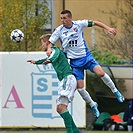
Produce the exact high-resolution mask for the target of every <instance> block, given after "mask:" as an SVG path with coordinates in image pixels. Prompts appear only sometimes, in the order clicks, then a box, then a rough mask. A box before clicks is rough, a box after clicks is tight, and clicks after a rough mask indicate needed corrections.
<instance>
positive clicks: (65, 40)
mask: <svg viewBox="0 0 133 133" xmlns="http://www.w3.org/2000/svg"><path fill="white" fill-rule="evenodd" d="M86 27H88V20H78V21H72V27H70V28H66V27H64V26H63V25H60V26H59V27H57V28H56V30H55V31H54V32H53V34H52V36H51V37H50V39H49V41H50V42H51V43H53V44H55V43H56V42H57V40H58V39H59V40H60V41H61V45H62V47H63V50H64V53H66V55H67V58H70V59H77V58H81V57H84V56H86V54H87V52H89V50H88V48H87V45H86V42H85V40H84V37H83V30H84V28H86Z"/></svg>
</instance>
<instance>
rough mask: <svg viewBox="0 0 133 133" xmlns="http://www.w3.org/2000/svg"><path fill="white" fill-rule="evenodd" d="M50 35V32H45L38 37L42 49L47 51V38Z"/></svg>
mask: <svg viewBox="0 0 133 133" xmlns="http://www.w3.org/2000/svg"><path fill="white" fill-rule="evenodd" d="M50 37H51V34H46V35H42V36H41V37H40V41H41V44H42V48H43V50H44V51H47V49H48V45H49V43H50V42H49V38H50Z"/></svg>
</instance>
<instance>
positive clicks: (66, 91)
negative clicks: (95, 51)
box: [58, 75, 77, 102]
mask: <svg viewBox="0 0 133 133" xmlns="http://www.w3.org/2000/svg"><path fill="white" fill-rule="evenodd" d="M76 88H77V81H76V78H75V76H74V75H68V76H67V77H65V78H64V79H63V80H62V81H60V82H59V86H58V99H59V98H60V97H61V96H65V97H67V98H68V100H69V102H71V101H72V100H73V98H74V92H75V90H76Z"/></svg>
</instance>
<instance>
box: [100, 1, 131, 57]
mask: <svg viewBox="0 0 133 133" xmlns="http://www.w3.org/2000/svg"><path fill="white" fill-rule="evenodd" d="M121 4H122V5H123V8H122V7H121ZM100 11H101V10H100ZM101 12H102V13H104V14H110V15H112V17H110V25H111V26H112V27H116V28H117V26H118V25H119V23H118V20H120V21H121V24H122V28H121V31H122V32H121V33H119V35H120V37H116V38H114V37H112V36H108V37H107V36H106V37H105V32H104V34H102V39H101V40H102V41H104V43H102V45H103V47H104V49H105V50H108V51H110V52H113V53H114V54H115V55H118V56H121V57H122V58H125V59H127V60H132V59H133V55H132V52H133V17H132V16H133V0H123V1H120V0H116V7H115V10H113V11H109V12H104V11H101Z"/></svg>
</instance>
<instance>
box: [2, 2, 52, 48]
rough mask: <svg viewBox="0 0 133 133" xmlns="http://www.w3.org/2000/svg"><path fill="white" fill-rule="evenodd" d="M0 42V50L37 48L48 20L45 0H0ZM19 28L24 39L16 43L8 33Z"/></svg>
mask: <svg viewBox="0 0 133 133" xmlns="http://www.w3.org/2000/svg"><path fill="white" fill-rule="evenodd" d="M1 1H2V2H1V3H2V6H1V10H0V12H1V16H0V20H1V22H0V26H1V32H0V36H1V44H0V51H18V50H19V51H31V50H34V51H36V50H39V48H40V42H39V37H40V36H41V35H42V34H44V26H45V25H46V24H48V23H49V22H50V17H51V13H50V11H49V9H48V3H47V2H46V0H42V1H41V3H38V0H12V1H9V0H1ZM14 29H20V30H21V31H22V32H23V33H24V35H25V39H24V40H23V41H22V42H21V43H19V44H17V43H15V42H12V41H11V39H10V33H11V31H12V30H14Z"/></svg>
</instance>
